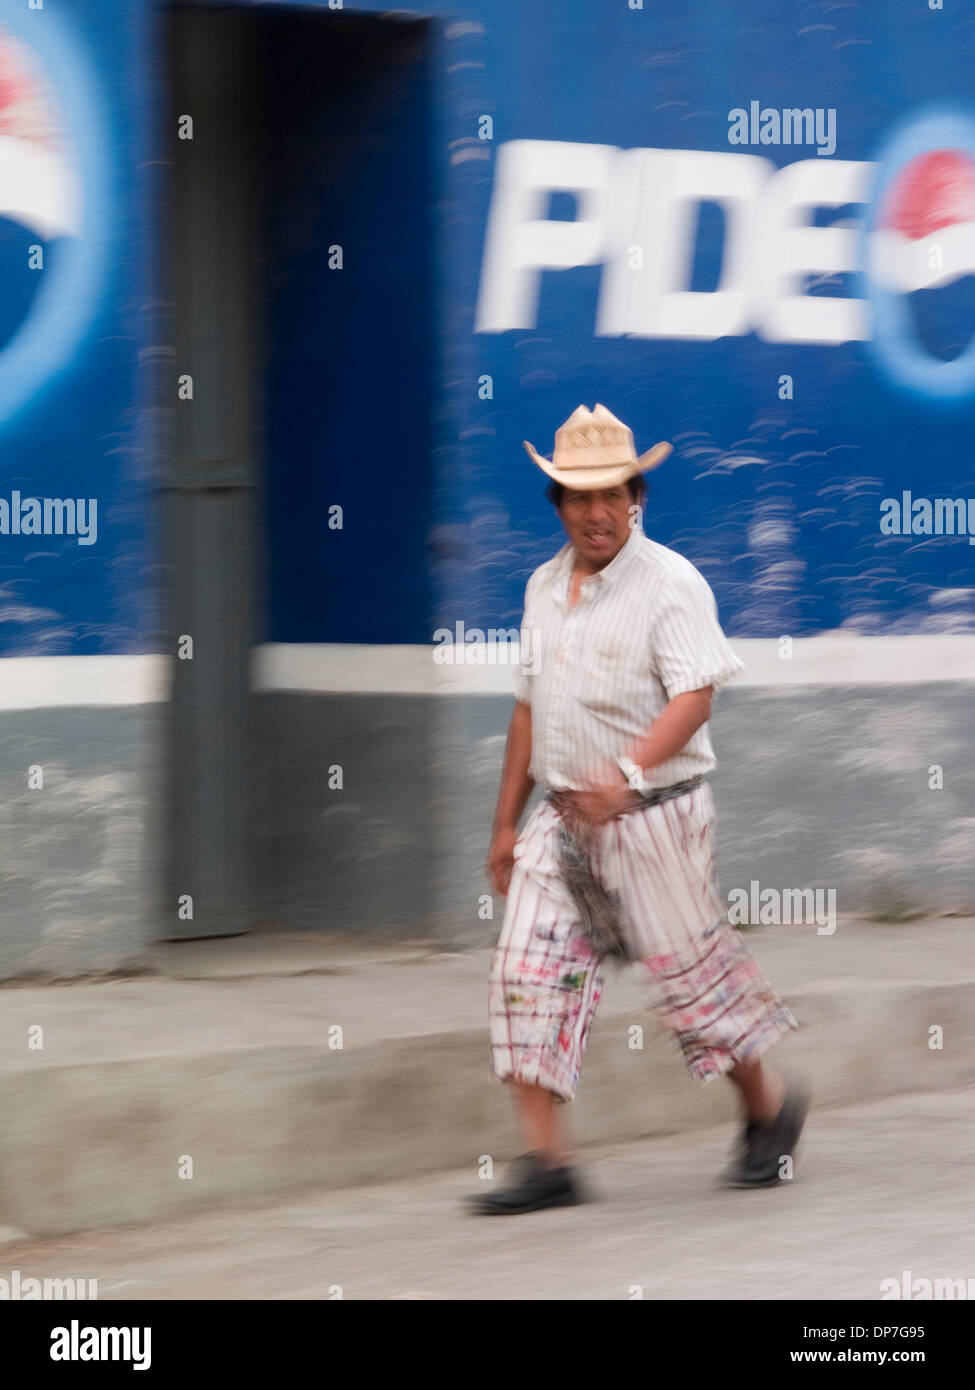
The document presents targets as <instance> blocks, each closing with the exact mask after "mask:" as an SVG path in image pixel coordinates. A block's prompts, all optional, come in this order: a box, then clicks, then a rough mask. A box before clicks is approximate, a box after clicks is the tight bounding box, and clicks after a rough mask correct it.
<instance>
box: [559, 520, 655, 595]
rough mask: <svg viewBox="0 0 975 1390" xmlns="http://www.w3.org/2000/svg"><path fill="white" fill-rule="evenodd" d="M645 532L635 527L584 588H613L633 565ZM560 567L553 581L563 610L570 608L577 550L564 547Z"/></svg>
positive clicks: (569, 546)
mask: <svg viewBox="0 0 975 1390" xmlns="http://www.w3.org/2000/svg"><path fill="white" fill-rule="evenodd" d="M642 538H643V532H642V531H640V530H638V529H637V528H636V527H634V528H633V529H632V530H631V531H630V534H629V536H627V538H626V540H625V542H624V543H623V545H622V546H621V547H620V549H619V550H618V551H617V553H616V554H615V555H614V556H613V558H612V560H610V562H609V564H608V565H604V566H603V568H602V569H601V570H597V571H596V573H595V574H590V575H588V576H587V577H586V578H585V579H584V580H583V581H582V583H583V588H584V589H585V586H586V585H587V584H591V585H592V590H594V591H596V592H601V591H602V590H603V589H607V588H611V587H612V586H613V585H614V584H615V583H616V582H617V580H618V579H619V577H620V575H621V574H623V573H624V571H625V570H626V569H628V568H629V566H630V565H631V564H632V563H633V560H634V558H635V556H636V552H637V550H638V549H639V546H640V541H641V540H642ZM557 558H558V561H559V564H558V567H557V569H556V572H555V577H554V580H553V584H554V592H555V596H556V598H557V599H558V600H559V603H560V605H561V607H562V608H563V609H567V608H568V603H569V582H570V580H571V578H572V570H573V567H574V565H575V561H576V550H575V547H574V546H573V545H564V546H563V547H562V549H561V550H560V551H559V554H558V557H557Z"/></svg>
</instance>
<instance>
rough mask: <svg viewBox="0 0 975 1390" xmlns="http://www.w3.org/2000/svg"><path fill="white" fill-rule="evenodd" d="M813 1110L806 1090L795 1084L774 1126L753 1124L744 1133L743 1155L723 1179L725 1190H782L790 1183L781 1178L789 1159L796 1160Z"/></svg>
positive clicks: (740, 1146)
mask: <svg viewBox="0 0 975 1390" xmlns="http://www.w3.org/2000/svg"><path fill="white" fill-rule="evenodd" d="M808 1109H809V1093H808V1091H807V1090H806V1088H805V1086H803V1085H801V1084H800V1083H798V1082H792V1083H790V1085H789V1086H788V1087H787V1089H786V1093H785V1099H784V1100H783V1102H782V1108H781V1109H780V1110H779V1113H778V1115H777V1116H776V1117H775V1119H774V1120H773V1121H772V1123H771V1124H760V1123H759V1122H758V1121H757V1120H749V1121H748V1123H747V1124H746V1125H745V1126H744V1128H743V1130H742V1132H741V1139H740V1141H739V1153H738V1156H737V1158H736V1159H735V1161H734V1162H733V1163H732V1164H731V1166H730V1167H729V1168H727V1169H726V1170H725V1172H724V1173H722V1175H721V1179H720V1181H721V1185H722V1186H723V1187H778V1186H779V1184H780V1183H782V1182H787V1181H788V1179H787V1178H783V1177H781V1176H780V1173H781V1162H782V1159H783V1158H784V1157H786V1155H788V1156H789V1157H794V1156H795V1149H796V1145H797V1144H798V1142H799V1136H800V1134H801V1133H802V1127H803V1124H804V1123H805V1119H806V1111H807V1110H808Z"/></svg>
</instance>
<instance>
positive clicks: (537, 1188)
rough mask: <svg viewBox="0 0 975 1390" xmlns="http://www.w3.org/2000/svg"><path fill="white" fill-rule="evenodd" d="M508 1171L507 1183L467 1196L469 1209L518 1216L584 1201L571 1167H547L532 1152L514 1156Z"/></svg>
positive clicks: (481, 1213)
mask: <svg viewBox="0 0 975 1390" xmlns="http://www.w3.org/2000/svg"><path fill="white" fill-rule="evenodd" d="M511 1172H512V1179H513V1180H512V1182H511V1184H510V1186H508V1187H502V1188H499V1189H498V1190H497V1191H494V1192H479V1193H478V1194H477V1195H476V1196H473V1197H468V1199H467V1208H468V1211H471V1212H475V1213H477V1215H479V1216H517V1215H518V1214H519V1213H521V1212H526V1211H541V1210H542V1209H543V1208H544V1207H574V1206H577V1205H578V1204H579V1203H580V1202H582V1201H585V1198H584V1197H583V1196H582V1193H581V1191H580V1189H579V1184H578V1179H577V1178H576V1176H575V1173H574V1170H573V1169H572V1168H549V1167H547V1166H546V1165H545V1164H544V1163H542V1162H541V1161H540V1160H539V1158H538V1156H537V1155H536V1154H533V1153H531V1154H522V1156H521V1157H520V1158H517V1159H515V1161H514V1163H513V1164H512V1166H511Z"/></svg>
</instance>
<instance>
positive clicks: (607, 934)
mask: <svg viewBox="0 0 975 1390" xmlns="http://www.w3.org/2000/svg"><path fill="white" fill-rule="evenodd" d="M706 781H707V778H706V777H705V776H703V775H702V776H700V777H691V778H689V779H688V780H687V781H686V782H675V783H674V784H673V785H672V786H670V787H659V788H654V789H653V790H652V791H649V792H641V794H640V800H639V801H637V802H634V804H633V805H632V806H630V807H627V808H626V811H625V812H622V813H621V814H627V813H628V812H629V811H643V810H645V809H646V808H647V807H648V806H657V805H659V804H660V802H662V801H670V800H672V799H673V798H674V797H676V796H684V794H685V793H686V792H692V791H694V790H696V788H697V787H700V786H701V785H702V784H703V783H704V782H706ZM548 800H549V801H550V802H551V803H552V805H553V806H554V807H555V809H556V810H557V811H558V812H559V866H560V868H561V870H562V878H563V881H564V882H565V885H566V887H567V888H568V890H569V892H570V894H571V895H572V900H573V902H574V903H575V906H576V908H577V910H578V912H579V918H580V921H581V923H582V926H583V929H584V930H585V933H586V935H587V936H588V937H589V940H590V942H591V944H592V947H593V950H594V951H595V953H596V956H597V957H598V958H600V959H602V958H603V957H605V956H612V957H615V958H616V959H617V960H623V961H629V960H632V959H633V952H632V949H631V947H630V944H629V937H628V933H627V932H626V930H625V929H624V925H623V919H624V913H623V906H622V903H621V901H620V895H619V893H618V892H617V891H616V890H615V889H614V890H613V891H610V890H609V889H607V888H606V887H604V885H603V883H602V880H601V878H600V873H599V864H598V857H599V855H598V851H599V832H600V827H599V826H593V825H590V824H588V823H587V822H585V821H583V820H581V819H580V818H579V817H578V816H574V815H571V814H569V815H566V814H565V813H566V812H567V811H569V812H571V807H572V803H571V800H569V799H568V798H567V796H566V793H565V792H561V791H550V792H549V793H548Z"/></svg>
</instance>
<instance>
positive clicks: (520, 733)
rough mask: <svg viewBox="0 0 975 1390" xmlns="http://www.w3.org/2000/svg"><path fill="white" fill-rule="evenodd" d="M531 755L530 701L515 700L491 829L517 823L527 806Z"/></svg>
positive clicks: (530, 781)
mask: <svg viewBox="0 0 975 1390" xmlns="http://www.w3.org/2000/svg"><path fill="white" fill-rule="evenodd" d="M531 755H532V711H531V705H526V704H522V703H521V701H520V700H519V701H516V702H515V708H514V713H513V714H512V716H511V723H510V724H509V725H508V740H507V743H506V744H505V749H504V765H503V767H502V771H501V786H500V788H499V790H498V805H497V809H496V811H495V813H494V828H495V830H498V829H502V828H514V827H517V825H518V822H519V820H520V819H521V813H522V811H524V809H525V807H526V806H527V804H528V798H529V797H530V796H531V794H532V788H533V787H534V785H535V782H534V779H533V778H532V777H530V776H529V775H528V767H529V764H530V763H531Z"/></svg>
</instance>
